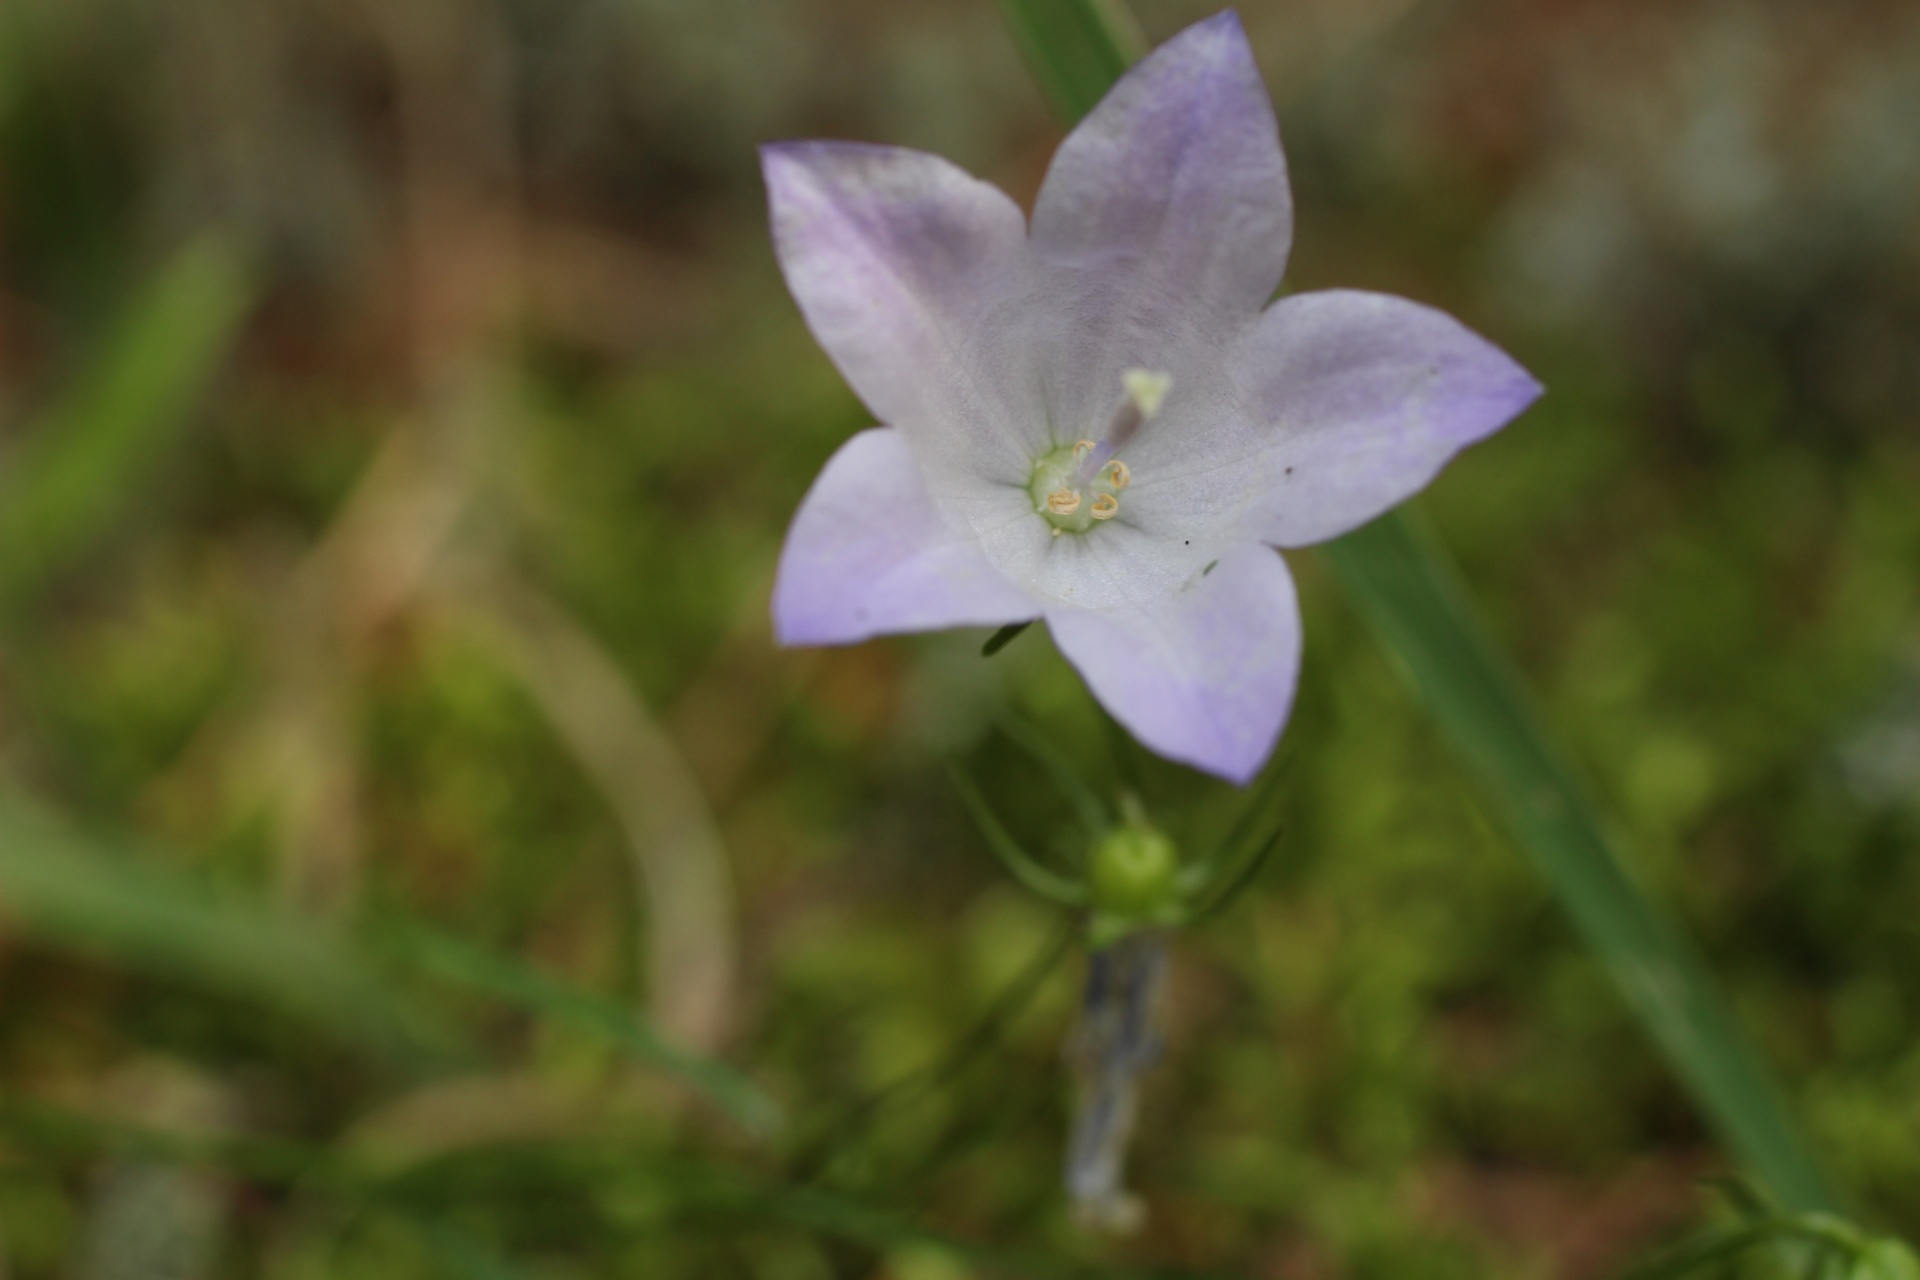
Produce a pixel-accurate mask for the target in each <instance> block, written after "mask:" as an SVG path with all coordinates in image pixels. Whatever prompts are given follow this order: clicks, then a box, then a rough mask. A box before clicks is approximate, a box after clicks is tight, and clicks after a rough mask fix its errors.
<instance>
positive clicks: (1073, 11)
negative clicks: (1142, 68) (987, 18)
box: [1000, 0, 1146, 123]
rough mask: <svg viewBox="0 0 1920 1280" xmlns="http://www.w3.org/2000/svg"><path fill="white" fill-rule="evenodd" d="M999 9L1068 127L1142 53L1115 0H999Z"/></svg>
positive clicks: (1135, 32)
mask: <svg viewBox="0 0 1920 1280" xmlns="http://www.w3.org/2000/svg"><path fill="white" fill-rule="evenodd" d="M1000 10H1001V12H1002V13H1004V14H1005V15H1006V19H1007V26H1008V28H1009V29H1011V30H1012V32H1013V39H1014V42H1015V43H1016V44H1018V45H1019V46H1020V52H1021V53H1022V54H1023V55H1024V56H1025V57H1026V59H1027V66H1028V67H1030V68H1031V69H1032V71H1033V78H1034V79H1035V80H1038V81H1039V82H1040V88H1041V90H1042V91H1043V92H1044V93H1045V94H1046V95H1047V100H1048V101H1049V102H1051V103H1052V104H1053V109H1054V111H1055V112H1057V113H1058V114H1059V116H1060V118H1061V119H1062V120H1065V121H1067V122H1068V123H1072V122H1073V121H1075V120H1078V119H1079V118H1080V117H1081V116H1083V115H1085V114H1087V112H1089V111H1091V110H1093V104H1094V103H1096V102H1098V101H1100V98H1101V95H1103V94H1105V93H1106V91H1107V90H1108V89H1109V88H1111V87H1112V85H1113V82H1114V81H1115V80H1118V79H1119V78H1120V73H1121V72H1122V71H1125V70H1126V69H1127V67H1128V66H1129V65H1131V64H1132V63H1133V62H1134V61H1135V60H1136V59H1138V58H1139V57H1140V55H1141V54H1142V53H1144V52H1145V51H1146V42H1145V41H1143V40H1142V39H1141V38H1140V28H1139V27H1138V26H1137V25H1136V24H1135V23H1134V21H1133V15H1132V13H1131V12H1129V11H1128V10H1127V8H1126V6H1125V5H1124V4H1121V3H1120V2H1119V0H1000Z"/></svg>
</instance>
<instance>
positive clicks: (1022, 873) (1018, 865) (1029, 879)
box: [947, 765, 1087, 907]
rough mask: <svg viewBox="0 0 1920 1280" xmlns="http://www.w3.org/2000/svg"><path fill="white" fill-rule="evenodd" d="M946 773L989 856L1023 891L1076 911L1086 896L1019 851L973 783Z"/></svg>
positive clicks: (952, 770)
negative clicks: (1027, 889)
mask: <svg viewBox="0 0 1920 1280" xmlns="http://www.w3.org/2000/svg"><path fill="white" fill-rule="evenodd" d="M947 772H948V774H949V775H951V776H952V778H953V789H954V790H955V791H958V792H959V793H960V799H961V800H962V801H964V802H965V804H966V806H967V809H968V810H969V811H970V812H971V813H972V814H973V820H974V821H975V822H976V823H978V824H979V826H980V834H981V835H983V836H985V837H986V838H987V847H988V848H989V849H991V850H993V856H994V857H996V858H998V859H1000V862H1001V865H1002V866H1004V867H1006V869H1007V871H1008V872H1009V873H1010V874H1011V875H1012V876H1013V878H1014V879H1016V880H1018V881H1019V882H1020V883H1021V884H1023V885H1025V886H1027V888H1029V889H1031V890H1033V891H1034V892H1035V893H1037V894H1039V895H1040V896H1041V897H1043V898H1047V899H1049V900H1051V901H1054V902H1057V903H1059V904H1061V905H1062V906H1068V907H1077V906H1080V905H1082V904H1083V903H1085V902H1086V899H1087V895H1086V893H1085V892H1084V891H1083V890H1082V889H1081V887H1080V886H1079V885H1077V884H1075V883H1074V882H1073V881H1071V880H1069V879H1067V878H1066V877H1065V876H1062V875H1059V874H1058V873H1056V872H1053V871H1049V870H1048V869H1047V868H1045V867H1043V866H1041V865H1040V864H1039V863H1038V862H1036V861H1034V859H1032V858H1030V857H1028V856H1027V851H1026V850H1025V849H1022V848H1021V847H1020V842H1019V841H1017V840H1015V839H1014V838H1013V835H1012V834H1011V833H1010V832H1009V831H1008V830H1007V829H1006V827H1004V826H1002V825H1001V823H1000V819H999V818H998V817H997V816H996V815H995V814H994V812H993V810H992V809H991V808H989V807H988V806H987V802H986V799H985V797H983V796H982V795H981V794H980V789H979V788H978V787H976V786H974V785H973V780H972V779H971V778H969V777H967V775H966V774H964V773H962V772H961V771H960V767H959V766H958V765H950V766H948V768H947Z"/></svg>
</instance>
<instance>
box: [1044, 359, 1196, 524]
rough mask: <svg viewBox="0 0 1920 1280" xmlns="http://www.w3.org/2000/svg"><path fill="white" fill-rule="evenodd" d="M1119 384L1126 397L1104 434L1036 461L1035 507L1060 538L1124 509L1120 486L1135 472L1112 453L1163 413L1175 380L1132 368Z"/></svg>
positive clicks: (1123, 486) (1127, 483)
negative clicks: (1162, 408) (1121, 503)
mask: <svg viewBox="0 0 1920 1280" xmlns="http://www.w3.org/2000/svg"><path fill="white" fill-rule="evenodd" d="M1120 384H1121V386H1122V388H1123V389H1124V390H1125V392H1126V398H1125V400H1123V401H1122V402H1121V405H1120V410H1119V412H1118V413H1116V414H1115V415H1114V418H1113V423H1112V425H1111V426H1109V427H1108V428H1107V433H1106V435H1104V436H1102V437H1101V438H1100V439H1099V440H1079V441H1076V442H1074V444H1073V446H1072V447H1071V448H1065V449H1055V450H1053V451H1052V452H1050V453H1045V454H1042V455H1041V456H1040V457H1038V458H1035V459H1034V461H1033V475H1032V478H1031V479H1030V480H1029V481H1028V484H1027V491H1028V492H1029V493H1030V494H1032V496H1033V509H1034V511H1035V512H1037V513H1038V514H1039V516H1040V518H1041V519H1043V520H1045V521H1046V522H1047V523H1048V524H1050V525H1052V526H1053V536H1054V537H1056V538H1057V537H1059V536H1060V535H1061V534H1065V533H1085V532H1086V531H1087V530H1089V529H1091V528H1092V527H1093V526H1094V525H1095V524H1096V523H1099V522H1101V521H1105V520H1111V519H1113V518H1114V517H1115V516H1117V515H1119V514H1120V491H1121V490H1123V489H1125V488H1126V487H1127V486H1128V485H1129V484H1132V483H1133V472H1132V471H1131V470H1129V469H1128V467H1127V464H1126V463H1124V462H1122V461H1121V460H1120V459H1118V458H1116V457H1114V456H1113V455H1114V454H1116V453H1118V452H1119V451H1120V450H1121V449H1122V448H1124V447H1125V446H1126V444H1127V442H1128V441H1129V440H1131V439H1133V437H1134V436H1136V435H1138V434H1139V433H1140V428H1141V427H1143V426H1145V425H1146V423H1147V420H1148V419H1149V418H1151V417H1153V416H1154V415H1155V414H1157V413H1159V412H1160V406H1161V404H1162V403H1164V402H1165V400H1166V398H1167V391H1168V390H1169V389H1170V388H1171V387H1172V386H1173V379H1172V378H1171V377H1169V376H1168V375H1166V374H1164V373H1155V372H1153V371H1152V370H1149V369H1128V370H1127V371H1126V372H1125V373H1123V374H1121V375H1120Z"/></svg>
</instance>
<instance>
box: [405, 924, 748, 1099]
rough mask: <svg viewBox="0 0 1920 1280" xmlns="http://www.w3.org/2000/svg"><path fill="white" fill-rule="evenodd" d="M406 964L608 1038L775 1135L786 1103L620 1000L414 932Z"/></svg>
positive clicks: (441, 937) (409, 934)
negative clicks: (409, 962)
mask: <svg viewBox="0 0 1920 1280" xmlns="http://www.w3.org/2000/svg"><path fill="white" fill-rule="evenodd" d="M397 941H398V943H399V946H400V949H401V950H402V951H403V953H404V954H405V955H406V956H407V958H408V959H410V960H412V961H413V962H415V963H416V964H418V965H419V966H420V967H421V968H422V969H423V970H425V971H427V972H429V973H431V974H433V975H434V976H436V977H438V978H440V979H442V980H444V981H447V982H451V983H455V984H458V985H460V986H464V987H468V988H471V989H473V990H475V991H481V992H484V993H486V994H487V995H490V996H493V997H494V998H496V999H499V1000H503V1001H506V1002H507V1003H509V1004H513V1005H516V1006H518V1007H520V1008H522V1009H525V1010H527V1011H528V1012H531V1013H536V1014H541V1015H544V1016H547V1017H551V1018H552V1019H554V1020H555V1021H557V1022H565V1023H570V1024H572V1025H574V1026H577V1027H581V1028H584V1029H586V1030H589V1031H592V1032H595V1033H596V1034H599V1035H603V1036H605V1037H607V1038H608V1039H609V1040H611V1041H613V1042H614V1043H615V1044H618V1045H620V1046H621V1047H623V1048H625V1049H627V1050H628V1051H629V1052H631V1053H632V1054H633V1055H634V1056H635V1057H637V1058H639V1059H641V1060H643V1061H646V1062H650V1063H652V1064H653V1065H655V1066H657V1067H660V1068H661V1069H662V1070H665V1071H668V1072H671V1073H672V1074H673V1075H676V1076H678V1077H679V1078H680V1079H682V1080H684V1081H685V1082H686V1083H688V1084H689V1085H692V1086H693V1087H694V1088H696V1089H698V1090H699V1091H700V1092H701V1093H704V1094H705V1095H706V1096H707V1097H708V1098H710V1099H712V1100H713V1102H714V1104H715V1105H716V1106H718V1107H720V1109H721V1110H723V1111H725V1112H726V1113H727V1114H728V1115H729V1116H731V1117H732V1118H733V1119H734V1120H736V1121H738V1122H739V1123H740V1124H741V1125H742V1126H743V1127H744V1128H746V1129H748V1130H750V1131H752V1132H754V1133H758V1134H763V1135H768V1134H772V1133H774V1132H776V1131H777V1130H778V1129H779V1128H780V1126H781V1124H782V1122H783V1116H782V1113H781V1109H780V1104H779V1103H777V1102H775V1101H774V1100H773V1099H772V1098H771V1097H769V1096H768V1095H767V1094H766V1093H765V1092H763V1091H762V1090H761V1089H760V1087H759V1086H758V1085H756V1084H754V1083H753V1082H752V1081H751V1080H749V1079H747V1078H746V1077H745V1076H743V1075H741V1074H740V1073H739V1072H737V1071H735V1070H733V1068H731V1067H728V1066H725V1065H722V1064H721V1063H718V1062H715V1061H713V1060H712V1059H710V1058H703V1057H700V1056H699V1055H697V1054H694V1053H690V1052H688V1051H687V1050H685V1049H682V1048H680V1047H679V1046H678V1045H676V1044H674V1043H673V1042H672V1041H670V1040H668V1039H667V1038H666V1037H665V1036H663V1035H661V1034H660V1032H659V1031H658V1030H656V1029H655V1028H654V1026H653V1024H651V1023H650V1022H648V1021H647V1020H646V1019H645V1018H644V1017H642V1016H641V1015H640V1014H639V1013H638V1012H637V1011H635V1010H633V1009H630V1008H628V1007H627V1006H626V1005H625V1004H622V1003H620V1002H619V1001H617V1000H611V999H608V998H606V997H605V996H601V995H597V994H595V993H593V992H590V991H583V990H581V989H580V988H578V987H575V986H572V985H570V984H568V983H565V982H561V981H559V980H557V979H555V978H551V977H548V976H547V975H546V974H544V973H542V972H540V971H539V970H538V969H535V968H534V967H533V966H531V965H528V964H526V963H524V962H522V961H520V960H518V959H515V958H513V957H511V956H506V955H501V954H499V953H497V952H492V951H486V950H482V949H481V948H479V947H475V946H472V945H470V944H468V943H465V942H462V941H460V940H458V939H456V938H450V937H447V936H445V935H444V934H438V933H430V932H428V931H426V930H423V929H414V928H410V929H408V930H406V931H405V933H404V934H400V935H397Z"/></svg>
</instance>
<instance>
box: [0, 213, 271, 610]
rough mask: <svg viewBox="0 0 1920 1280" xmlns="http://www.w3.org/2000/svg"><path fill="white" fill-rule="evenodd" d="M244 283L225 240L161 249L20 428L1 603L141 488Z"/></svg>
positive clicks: (216, 349) (52, 568)
mask: <svg viewBox="0 0 1920 1280" xmlns="http://www.w3.org/2000/svg"><path fill="white" fill-rule="evenodd" d="M252 292H253V291H252V286H251V284H250V282H249V281H248V279H247V275H246V273H245V271H244V270H243V269H242V267H241V264H240V262H239V259H238V257H237V256H236V255H235V254H234V253H233V251H232V250H231V249H229V248H228V247H227V246H226V245H225V244H224V243H222V242H220V241H217V240H201V241H198V242H196V243H194V244H190V245H188V246H187V247H186V248H184V249H182V250H180V251H179V252H178V253H176V254H175V255H174V257H173V258H172V259H170V260H169V261H168V262H167V263H166V264H165V265H164V266H163V267H162V268H161V269H160V271H159V273H158V274H157V275H156V276H155V277H154V279H153V280H152V282H151V283H150V284H149V285H148V286H147V288H146V289H145V291H144V292H143V293H142V294H141V295H140V296H139V297H138V298H136V299H135V300H134V301H133V303H132V304H131V305H130V306H129V307H128V309H127V311H126V313H125V314H124V315H123V316H122V317H121V318H120V320H119V322H118V323H117V324H116V325H115V327H114V332H113V333H112V334H111V335H110V336H109V338H108V340H107V342H106V345H105V347H104V349H103V350H102V351H101V352H100V354H99V355H98V356H97V357H95V359H94V360H93V362H92V364H91V366H90V367H89V368H87V369H86V370H84V371H83V372H82V374H81V375H80V377H79V379H78V381H77V382H75V384H74V385H73V387H72V388H71V389H70V390H69V391H68V392H67V393H66V396H65V398H64V399H63V400H61V401H60V402H59V403H57V404H55V405H54V406H52V408H51V409H49V410H48V411H47V412H46V414H45V415H44V416H43V417H42V420H41V421H39V422H38V423H36V424H34V425H33V426H32V427H31V428H30V429H29V431H28V432H27V434H26V438H25V440H24V442H23V443H22V444H21V445H20V447H19V448H18V450H17V451H16V452H15V454H14V456H13V457H12V458H11V459H9V461H8V465H7V467H6V469H5V480H4V483H3V484H0V604H5V605H11V604H13V603H15V602H17V601H18V600H20V598H21V597H22V596H24V595H27V594H28V593H30V592H32V591H33V590H34V589H35V588H36V587H38V586H39V585H40V584H41V583H42V582H44V581H45V580H46V579H47V578H48V577H49V576H51V575H52V574H53V573H55V572H57V571H58V570H59V569H60V568H61V567H62V566H63V565H64V564H66V563H67V562H69V561H70V560H71V559H72V558H73V557H74V556H76V555H78V554H79V553H80V552H82V551H84V550H85V549H86V547H87V545H88V544H89V543H90V542H91V541H92V540H93V539H95V538H96V537H98V536H99V535H100V534H101V533H102V532H104V531H105V530H106V528H107V526H108V525H109V524H110V523H111V522H112V521H113V519H114V517H115V516H116V515H118V513H119V512H120V511H121V509H122V508H124V507H125V506H126V504H127V503H128V502H130V501H132V500H133V499H134V498H136V497H137V496H138V495H139V494H140V493H142V492H143V491H144V486H145V484H146V482H147V480H148V478H149V476H150V473H151V468H152V465H153V463H154V461H155V459H157V458H158V457H160V456H161V455H162V454H163V453H164V452H165V451H166V449H167V447H168V445H170V444H171V443H172V442H173V441H174V440H175V439H177V438H178V436H179V434H180V431H181V429H182V428H183V427H184V426H185V425H186V424H187V423H188V422H189V421H191V417H192V414H191V410H192V408H193V406H194V403H195V401H196V399H197V398H198V396H199V394H200V390H201V388H202V386H203V385H204V384H205V383H206V381H207V378H208V377H209V375H210V374H211V373H212V371H213V370H214V368H215V367H216V366H217V365H218V364H219V362H220V360H221V359H222V357H224V356H225V354H226V353H227V351H228V349H229V348H230V347H231V345H232V342H233V338H234V334H235V332H236V331H237V330H238V328H239V325H240V321H241V319H242V317H243V316H244V314H245V312H246V308H247V304H248V302H249V300H250V299H251V297H252Z"/></svg>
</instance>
